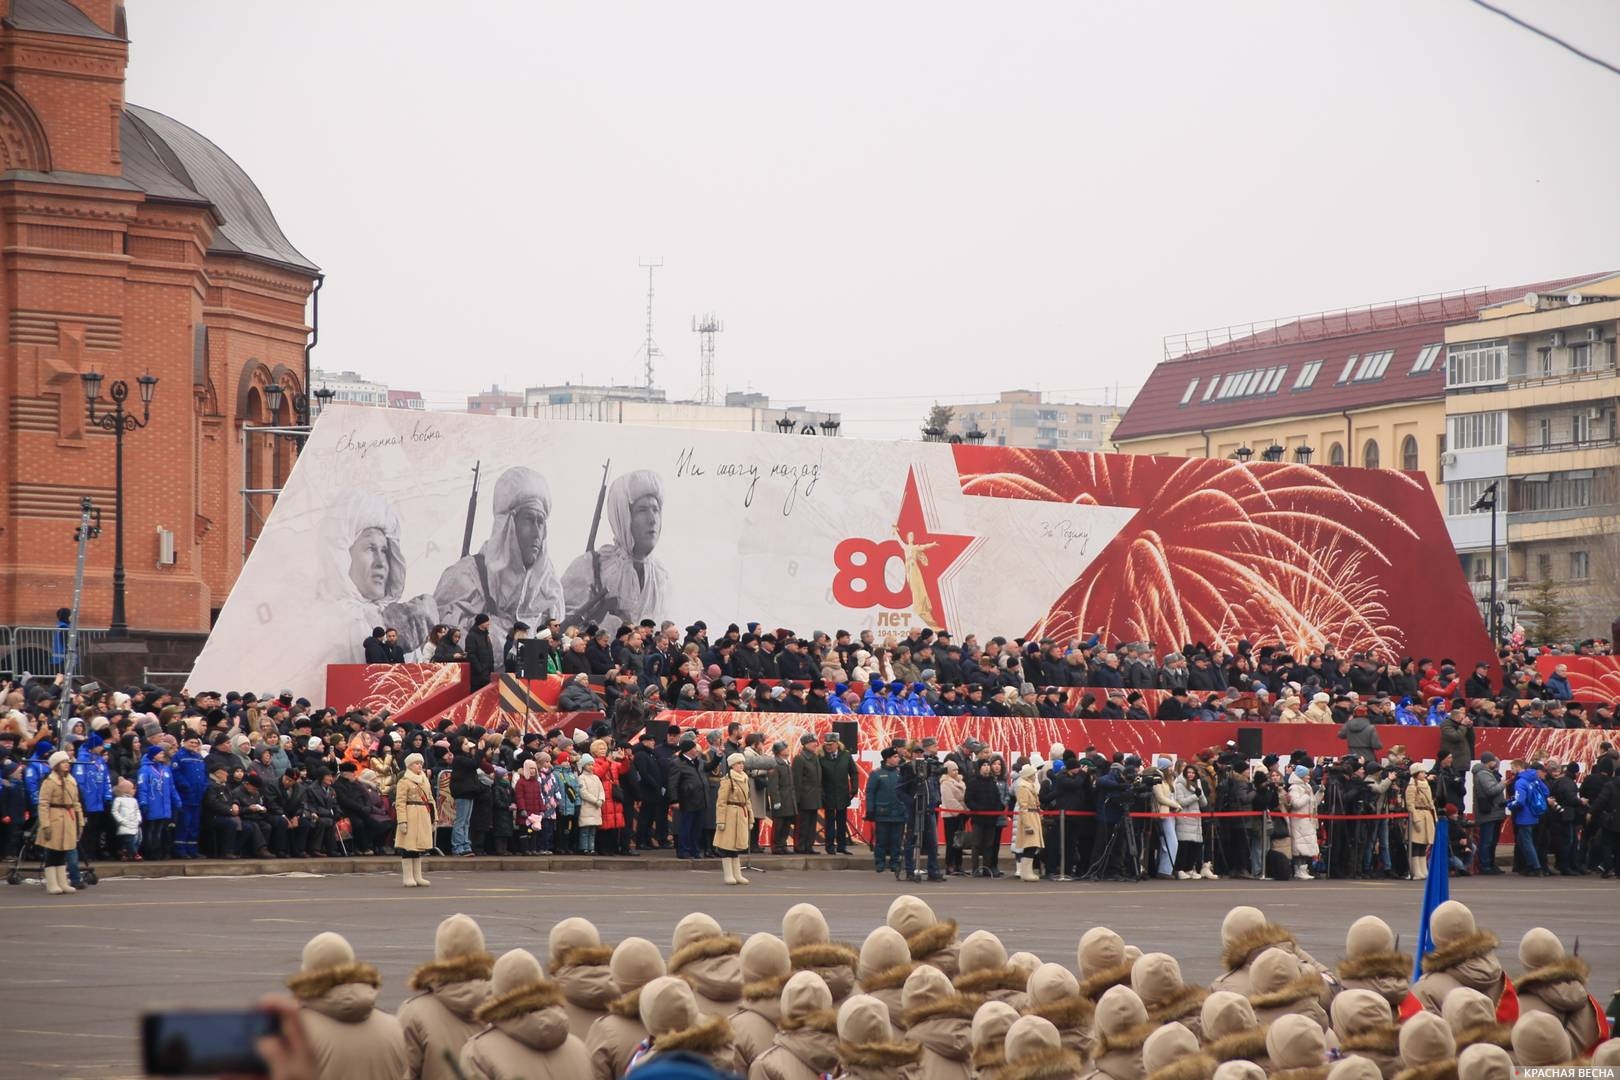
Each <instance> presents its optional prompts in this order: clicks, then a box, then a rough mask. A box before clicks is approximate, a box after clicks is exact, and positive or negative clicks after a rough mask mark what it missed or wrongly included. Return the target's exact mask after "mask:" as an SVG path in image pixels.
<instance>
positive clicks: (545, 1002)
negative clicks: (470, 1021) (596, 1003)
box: [474, 980, 563, 1024]
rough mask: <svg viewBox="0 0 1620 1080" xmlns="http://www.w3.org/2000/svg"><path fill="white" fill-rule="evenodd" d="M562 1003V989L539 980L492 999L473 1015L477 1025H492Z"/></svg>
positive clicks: (551, 983) (554, 984) (552, 983)
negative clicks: (477, 1022)
mask: <svg viewBox="0 0 1620 1080" xmlns="http://www.w3.org/2000/svg"><path fill="white" fill-rule="evenodd" d="M562 1003H563V994H562V989H561V987H559V986H558V985H557V984H556V983H554V982H547V981H545V980H541V981H540V982H532V983H525V984H524V985H522V986H520V987H518V988H517V989H515V990H509V991H507V992H506V993H504V994H502V995H501V996H500V997H492V998H490V999H489V1000H488V1001H486V1002H484V1003H483V1004H482V1005H480V1006H479V1007H478V1012H477V1013H475V1014H474V1015H475V1016H476V1017H477V1019H478V1021H479V1023H482V1024H493V1023H495V1022H497V1021H500V1020H511V1019H514V1018H516V1017H519V1016H525V1015H527V1014H529V1013H532V1012H537V1011H539V1010H540V1009H549V1008H551V1007H553V1006H557V1005H561V1004H562Z"/></svg>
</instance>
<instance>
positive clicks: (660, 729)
mask: <svg viewBox="0 0 1620 1080" xmlns="http://www.w3.org/2000/svg"><path fill="white" fill-rule="evenodd" d="M668 732H669V721H668V720H649V721H647V734H649V735H651V736H652V737H653V739H654V740H655V741H654V744H653V745H655V746H662V745H664V736H665V735H666V734H667V733H668Z"/></svg>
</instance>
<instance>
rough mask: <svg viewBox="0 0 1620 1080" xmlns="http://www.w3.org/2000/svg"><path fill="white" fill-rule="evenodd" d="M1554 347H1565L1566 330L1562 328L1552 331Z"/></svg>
mask: <svg viewBox="0 0 1620 1080" xmlns="http://www.w3.org/2000/svg"><path fill="white" fill-rule="evenodd" d="M1552 347H1553V348H1555V349H1562V348H1563V347H1564V332H1563V331H1562V330H1554V331H1553V332H1552Z"/></svg>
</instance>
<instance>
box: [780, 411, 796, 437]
mask: <svg viewBox="0 0 1620 1080" xmlns="http://www.w3.org/2000/svg"><path fill="white" fill-rule="evenodd" d="M793 427H794V424H793V417H791V416H789V415H788V414H787V413H783V414H782V419H780V420H778V421H777V422H776V430H777V431H779V432H781V433H782V434H783V435H791V434H793Z"/></svg>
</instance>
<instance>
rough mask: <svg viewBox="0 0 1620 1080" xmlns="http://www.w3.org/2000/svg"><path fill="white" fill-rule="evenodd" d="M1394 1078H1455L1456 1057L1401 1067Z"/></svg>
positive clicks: (1436, 1079) (1423, 1079)
mask: <svg viewBox="0 0 1620 1080" xmlns="http://www.w3.org/2000/svg"><path fill="white" fill-rule="evenodd" d="M1395 1080H1457V1059H1456V1058H1444V1059H1442V1060H1440V1061H1431V1062H1429V1063H1428V1064H1427V1065H1414V1066H1412V1067H1411V1068H1410V1069H1402V1070H1401V1071H1400V1072H1398V1073H1396V1074H1395Z"/></svg>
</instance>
